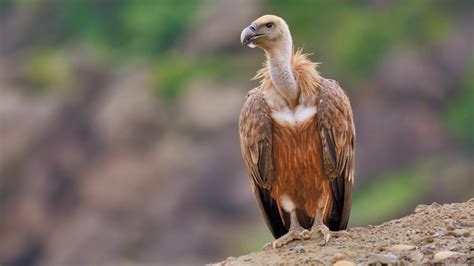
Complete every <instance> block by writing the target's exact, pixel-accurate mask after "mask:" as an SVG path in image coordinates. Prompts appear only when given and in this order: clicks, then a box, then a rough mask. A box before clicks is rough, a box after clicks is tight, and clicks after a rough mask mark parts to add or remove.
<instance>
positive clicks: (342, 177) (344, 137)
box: [317, 79, 355, 230]
mask: <svg viewBox="0 0 474 266" xmlns="http://www.w3.org/2000/svg"><path fill="white" fill-rule="evenodd" d="M319 101H320V102H319V103H317V104H318V114H319V115H318V129H319V134H320V137H321V142H322V146H323V160H324V170H325V172H326V176H328V177H329V178H330V180H331V187H332V195H333V204H332V208H331V211H330V212H329V216H328V217H327V220H326V224H327V225H328V227H329V228H330V229H331V230H343V229H346V228H347V222H348V221H349V215H350V212H351V204H352V186H353V184H354V163H355V161H354V153H355V128H354V122H353V118H352V109H351V105H350V103H349V99H348V98H347V95H346V94H345V92H344V91H343V90H342V89H341V87H340V86H339V84H337V82H336V81H334V80H328V79H322V82H321V98H320V100H319Z"/></svg>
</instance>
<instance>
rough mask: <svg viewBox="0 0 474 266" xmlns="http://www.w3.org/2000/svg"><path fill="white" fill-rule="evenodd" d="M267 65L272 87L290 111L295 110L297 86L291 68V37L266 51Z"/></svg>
mask: <svg viewBox="0 0 474 266" xmlns="http://www.w3.org/2000/svg"><path fill="white" fill-rule="evenodd" d="M266 55H267V65H268V70H269V73H270V78H271V79H272V82H273V86H274V87H275V89H276V90H277V91H278V93H279V94H280V95H281V96H282V97H283V98H285V100H286V101H287V102H288V105H289V107H290V108H291V109H293V108H295V106H296V104H297V100H298V94H299V90H298V84H297V82H296V79H295V76H294V74H293V69H292V67H291V59H292V56H293V41H292V40H291V36H289V37H287V38H284V39H282V40H281V41H280V43H279V44H278V45H277V46H276V47H274V48H272V49H269V50H267V51H266Z"/></svg>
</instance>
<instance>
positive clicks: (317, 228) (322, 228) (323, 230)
mask: <svg viewBox="0 0 474 266" xmlns="http://www.w3.org/2000/svg"><path fill="white" fill-rule="evenodd" d="M322 213H323V208H318V209H317V210H316V215H315V217H314V224H313V226H312V227H311V231H310V235H311V238H322V240H321V241H320V242H319V245H321V246H324V245H326V244H327V243H328V242H329V239H330V238H331V231H330V230H329V228H328V227H327V226H326V225H325V224H324V223H323V215H322Z"/></svg>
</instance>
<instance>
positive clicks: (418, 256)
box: [408, 250, 423, 262]
mask: <svg viewBox="0 0 474 266" xmlns="http://www.w3.org/2000/svg"><path fill="white" fill-rule="evenodd" d="M408 259H409V260H411V261H413V262H420V261H422V260H423V253H421V252H420V251H418V250H415V251H412V252H410V254H409V255H408Z"/></svg>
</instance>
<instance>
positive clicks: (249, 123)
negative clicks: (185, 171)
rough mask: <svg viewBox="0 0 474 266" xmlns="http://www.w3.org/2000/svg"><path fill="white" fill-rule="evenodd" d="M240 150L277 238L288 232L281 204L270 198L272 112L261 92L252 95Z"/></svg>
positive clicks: (244, 115)
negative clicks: (280, 209)
mask: <svg viewBox="0 0 474 266" xmlns="http://www.w3.org/2000/svg"><path fill="white" fill-rule="evenodd" d="M239 132H240V147H241V150H242V156H243V158H244V161H245V163H246V164H247V168H248V170H249V176H250V182H251V184H252V188H253V190H254V193H255V197H256V199H257V204H258V206H259V208H260V211H261V212H262V214H263V216H264V218H265V222H266V224H267V226H268V227H269V228H270V231H271V232H272V234H273V236H274V237H275V238H278V237H280V236H282V235H284V234H285V233H286V232H287V230H286V228H285V226H284V224H283V221H282V218H281V216H280V213H279V209H278V203H277V202H276V201H275V200H274V199H273V198H272V197H271V193H270V189H271V186H272V182H273V178H274V175H273V161H272V120H271V116H270V110H269V108H268V106H267V104H266V102H265V100H264V99H263V95H262V94H261V93H260V92H259V91H258V89H253V90H251V91H250V92H249V94H248V96H247V99H246V101H245V104H244V107H243V108H242V112H241V114H240V121H239Z"/></svg>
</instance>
